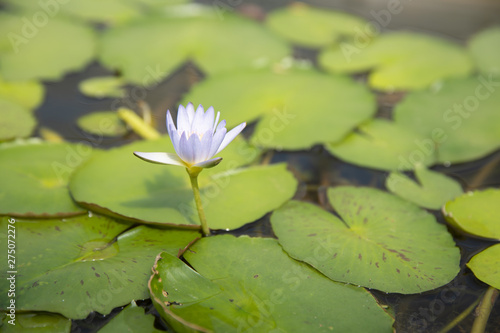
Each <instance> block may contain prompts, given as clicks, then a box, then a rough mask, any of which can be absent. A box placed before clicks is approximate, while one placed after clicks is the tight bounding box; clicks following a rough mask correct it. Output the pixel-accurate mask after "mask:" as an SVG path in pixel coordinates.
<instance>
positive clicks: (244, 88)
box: [184, 70, 375, 149]
mask: <svg viewBox="0 0 500 333" xmlns="http://www.w3.org/2000/svg"><path fill="white" fill-rule="evenodd" d="M189 101H192V102H194V104H198V103H203V105H214V106H217V109H218V110H221V112H223V113H224V116H225V117H226V120H227V122H228V125H229V126H230V127H231V126H235V125H237V124H239V123H241V122H243V121H247V122H251V121H254V120H257V119H259V122H258V124H257V126H256V128H255V131H254V132H253V134H252V137H251V139H250V142H251V143H253V144H254V145H256V146H262V147H268V148H278V149H307V148H309V147H311V146H312V145H314V144H317V143H321V142H335V141H338V140H340V139H342V138H343V137H344V136H345V135H346V134H347V133H349V132H350V131H351V130H353V129H354V128H355V127H356V126H357V125H358V124H359V123H361V122H363V121H365V120H367V119H369V118H370V117H371V116H372V115H373V114H374V113H375V99H374V97H373V95H372V94H371V93H370V92H369V91H368V90H367V89H366V88H365V87H364V86H362V85H360V84H357V83H355V82H353V81H352V80H351V79H350V78H347V77H343V76H336V77H333V76H329V75H324V74H321V73H318V72H316V71H312V70H291V71H287V72H283V73H280V74H275V73H269V72H267V71H262V72H239V73H232V74H227V75H220V76H217V77H212V78H210V79H207V80H206V81H204V82H202V83H199V84H198V85H196V86H195V87H194V88H193V89H192V90H191V92H190V93H189V94H188V95H187V96H185V98H184V102H189Z"/></svg>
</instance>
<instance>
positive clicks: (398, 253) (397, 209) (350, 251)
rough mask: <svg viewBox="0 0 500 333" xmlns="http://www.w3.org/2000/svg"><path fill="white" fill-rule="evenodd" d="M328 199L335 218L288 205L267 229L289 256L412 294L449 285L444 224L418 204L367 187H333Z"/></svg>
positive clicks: (451, 259) (346, 278)
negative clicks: (269, 229) (334, 211)
mask: <svg viewBox="0 0 500 333" xmlns="http://www.w3.org/2000/svg"><path fill="white" fill-rule="evenodd" d="M328 198H329V200H330V203H331V205H332V206H333V208H334V209H335V210H336V212H337V213H338V214H339V216H340V219H339V218H337V217H336V216H335V215H333V214H331V213H329V212H327V211H324V210H322V209H321V208H319V207H317V206H315V205H312V204H310V203H305V202H298V201H291V202H289V203H287V204H286V205H284V206H283V207H281V208H280V209H278V210H276V211H275V212H274V213H273V215H272V217H271V224H272V226H273V231H274V233H275V234H276V236H277V237H278V240H279V242H280V244H281V245H282V246H283V248H284V250H285V251H286V252H287V253H288V254H289V255H290V256H292V257H293V258H295V259H298V260H302V261H304V262H306V263H308V264H310V265H311V266H313V267H314V268H316V269H317V270H319V271H320V272H321V273H323V274H325V275H326V276H328V277H329V278H331V279H332V280H335V281H339V282H347V283H351V284H355V285H362V286H365V287H368V288H374V289H378V290H381V291H385V292H395V293H401V294H413V293H420V292H424V291H427V290H432V289H435V288H438V287H441V286H443V285H445V284H447V283H448V282H450V281H451V280H452V279H453V278H454V277H455V276H456V275H457V273H458V271H459V270H460V266H459V263H460V252H459V250H458V248H457V247H455V244H454V242H453V238H452V237H451V235H450V234H449V233H448V232H447V230H446V227H445V226H443V225H441V224H439V223H437V221H436V219H435V218H434V216H433V215H431V214H429V213H427V212H426V211H424V210H422V209H420V208H419V207H417V206H416V205H414V204H412V203H410V202H408V201H406V200H403V199H400V198H398V197H396V196H394V195H391V194H388V193H384V192H382V191H380V190H375V189H370V188H354V187H336V188H330V189H328ZM436 253H439V256H437V255H436Z"/></svg>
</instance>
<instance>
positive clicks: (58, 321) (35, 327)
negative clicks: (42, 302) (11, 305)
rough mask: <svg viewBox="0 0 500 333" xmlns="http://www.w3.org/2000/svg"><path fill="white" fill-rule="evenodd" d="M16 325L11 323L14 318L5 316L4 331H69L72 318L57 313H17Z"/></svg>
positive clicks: (10, 332)
mask: <svg viewBox="0 0 500 333" xmlns="http://www.w3.org/2000/svg"><path fill="white" fill-rule="evenodd" d="M15 316H16V317H15V320H14V321H13V322H14V323H15V325H12V324H9V323H8V321H10V320H12V319H11V318H10V317H8V316H7V317H5V319H4V321H3V326H0V327H1V328H2V329H1V331H2V333H25V332H30V333H69V332H70V331H71V320H70V319H68V318H64V317H63V316H61V315H58V314H56V313H46V312H40V313H36V312H35V313H29V312H28V313H16V314H15Z"/></svg>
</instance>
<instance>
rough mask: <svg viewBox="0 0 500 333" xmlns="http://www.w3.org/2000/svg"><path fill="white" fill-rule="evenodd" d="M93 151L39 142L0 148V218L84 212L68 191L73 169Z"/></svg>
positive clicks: (75, 145)
mask: <svg viewBox="0 0 500 333" xmlns="http://www.w3.org/2000/svg"><path fill="white" fill-rule="evenodd" d="M91 151H92V149H91V148H90V147H88V146H85V145H83V144H69V143H60V144H56V143H40V144H23V145H13V146H10V147H2V148H0V174H1V175H2V178H3V180H2V186H1V187H0V215H12V216H33V217H50V216H70V215H77V214H82V213H83V212H85V210H84V209H83V208H81V207H79V206H78V205H76V204H75V203H74V202H73V200H72V199H71V196H70V195H69V192H68V188H67V186H68V179H69V175H70V174H71V173H72V172H73V170H74V169H75V168H76V167H77V166H78V165H80V163H82V162H83V161H84V160H86V159H87V158H88V157H89V155H90V154H91Z"/></svg>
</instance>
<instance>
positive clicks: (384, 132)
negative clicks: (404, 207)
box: [326, 119, 435, 171]
mask: <svg viewBox="0 0 500 333" xmlns="http://www.w3.org/2000/svg"><path fill="white" fill-rule="evenodd" d="M429 142H432V141H430V140H429V139H426V138H425V137H424V136H421V135H419V134H418V133H415V132H413V131H411V130H410V131H409V130H408V129H406V128H403V127H402V126H398V125H397V124H395V123H394V122H391V121H388V120H384V119H374V120H372V121H369V122H366V123H364V124H362V125H360V126H359V128H358V131H357V132H353V133H351V134H349V135H348V136H347V137H346V138H345V139H344V140H342V141H340V142H338V143H333V144H327V145H326V148H327V150H328V151H330V153H332V154H333V155H335V156H336V157H338V158H340V159H342V160H344V161H346V162H349V163H353V164H356V165H361V166H365V167H369V168H373V169H381V170H400V171H403V170H411V169H414V168H415V166H416V165H418V164H423V165H431V164H433V163H434V159H435V156H434V150H433V149H432V150H429V151H426V150H424V151H422V147H427V145H429V144H430V143H429ZM430 145H431V147H433V142H432V143H431V144H430Z"/></svg>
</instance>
